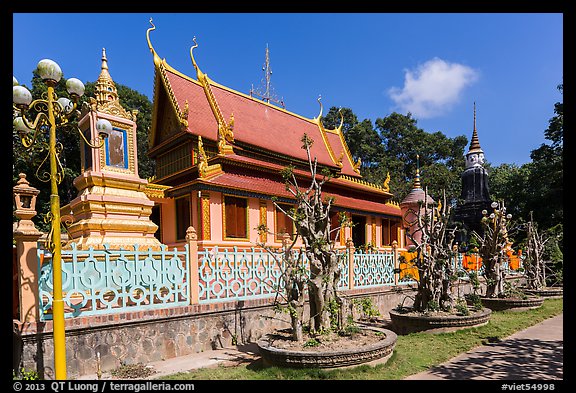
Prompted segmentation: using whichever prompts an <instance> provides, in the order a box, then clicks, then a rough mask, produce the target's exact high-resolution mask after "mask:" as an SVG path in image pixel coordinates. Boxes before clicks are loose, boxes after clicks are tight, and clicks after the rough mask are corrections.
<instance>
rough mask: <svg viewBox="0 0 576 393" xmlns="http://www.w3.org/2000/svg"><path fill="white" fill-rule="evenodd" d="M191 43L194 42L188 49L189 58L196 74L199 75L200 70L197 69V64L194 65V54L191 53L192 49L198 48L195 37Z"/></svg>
mask: <svg viewBox="0 0 576 393" xmlns="http://www.w3.org/2000/svg"><path fill="white" fill-rule="evenodd" d="M192 41H194V45H192V46H191V47H190V58H191V59H192V65H193V66H194V69H195V70H196V73H199V72H200V69H199V68H198V64H196V60H194V53H193V52H194V48H198V43H197V42H196V36H194V37H192Z"/></svg>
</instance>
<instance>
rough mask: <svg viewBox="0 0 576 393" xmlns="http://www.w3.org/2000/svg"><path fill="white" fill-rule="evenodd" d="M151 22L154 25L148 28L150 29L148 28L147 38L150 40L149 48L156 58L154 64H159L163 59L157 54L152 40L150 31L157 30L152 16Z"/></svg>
mask: <svg viewBox="0 0 576 393" xmlns="http://www.w3.org/2000/svg"><path fill="white" fill-rule="evenodd" d="M150 24H151V25H152V27H150V28H148V30H146V40H147V41H148V49H150V52H151V53H152V55H153V58H154V65H156V66H159V65H160V63H161V61H160V57H159V56H158V54H156V51H155V50H154V47H153V46H152V42H151V41H150V32H151V31H152V30H156V26H154V23H152V18H150Z"/></svg>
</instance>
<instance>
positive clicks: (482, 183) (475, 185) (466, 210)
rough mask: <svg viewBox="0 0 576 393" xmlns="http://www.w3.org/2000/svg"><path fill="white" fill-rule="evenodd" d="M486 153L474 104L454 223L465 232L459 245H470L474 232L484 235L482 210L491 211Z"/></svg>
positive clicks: (458, 238)
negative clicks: (478, 130)
mask: <svg viewBox="0 0 576 393" xmlns="http://www.w3.org/2000/svg"><path fill="white" fill-rule="evenodd" d="M483 163H484V152H483V151H482V148H481V147H480V141H479V140H478V133H477V131H476V103H474V131H473V132H472V140H471V141H470V147H469V149H468V153H466V169H465V170H464V172H463V173H462V193H461V194H460V201H459V203H458V206H456V208H455V210H454V221H456V222H459V223H461V224H462V228H463V229H464V230H463V231H460V232H459V234H458V237H457V240H458V243H459V244H463V243H468V241H469V240H470V237H471V233H472V231H475V232H477V233H479V234H482V232H483V231H482V226H481V224H480V220H481V219H482V210H490V204H491V203H492V201H491V200H490V190H489V188H488V172H487V171H486V169H485V168H484V167H483V166H482V164H483Z"/></svg>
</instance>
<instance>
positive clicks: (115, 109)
mask: <svg viewBox="0 0 576 393" xmlns="http://www.w3.org/2000/svg"><path fill="white" fill-rule="evenodd" d="M94 96H95V97H96V107H97V110H98V111H99V112H102V113H108V114H111V115H116V116H120V117H123V118H125V119H130V120H134V119H135V118H136V112H134V111H133V112H134V113H128V112H127V111H126V110H125V109H124V108H123V107H122V106H121V105H120V98H119V97H118V90H116V85H115V84H114V81H113V80H112V77H111V76H110V73H109V72H108V58H107V57H106V48H102V66H101V67H100V76H99V77H98V79H97V80H96V84H95V86H94Z"/></svg>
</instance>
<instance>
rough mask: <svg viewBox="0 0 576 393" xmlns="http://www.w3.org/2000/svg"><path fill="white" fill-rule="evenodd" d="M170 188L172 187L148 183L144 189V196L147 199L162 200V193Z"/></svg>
mask: <svg viewBox="0 0 576 393" xmlns="http://www.w3.org/2000/svg"><path fill="white" fill-rule="evenodd" d="M170 188H172V187H170V186H164V185H162V184H153V183H148V184H146V188H145V189H144V194H146V196H147V197H149V198H164V193H165V192H166V191H167V190H169V189H170Z"/></svg>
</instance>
